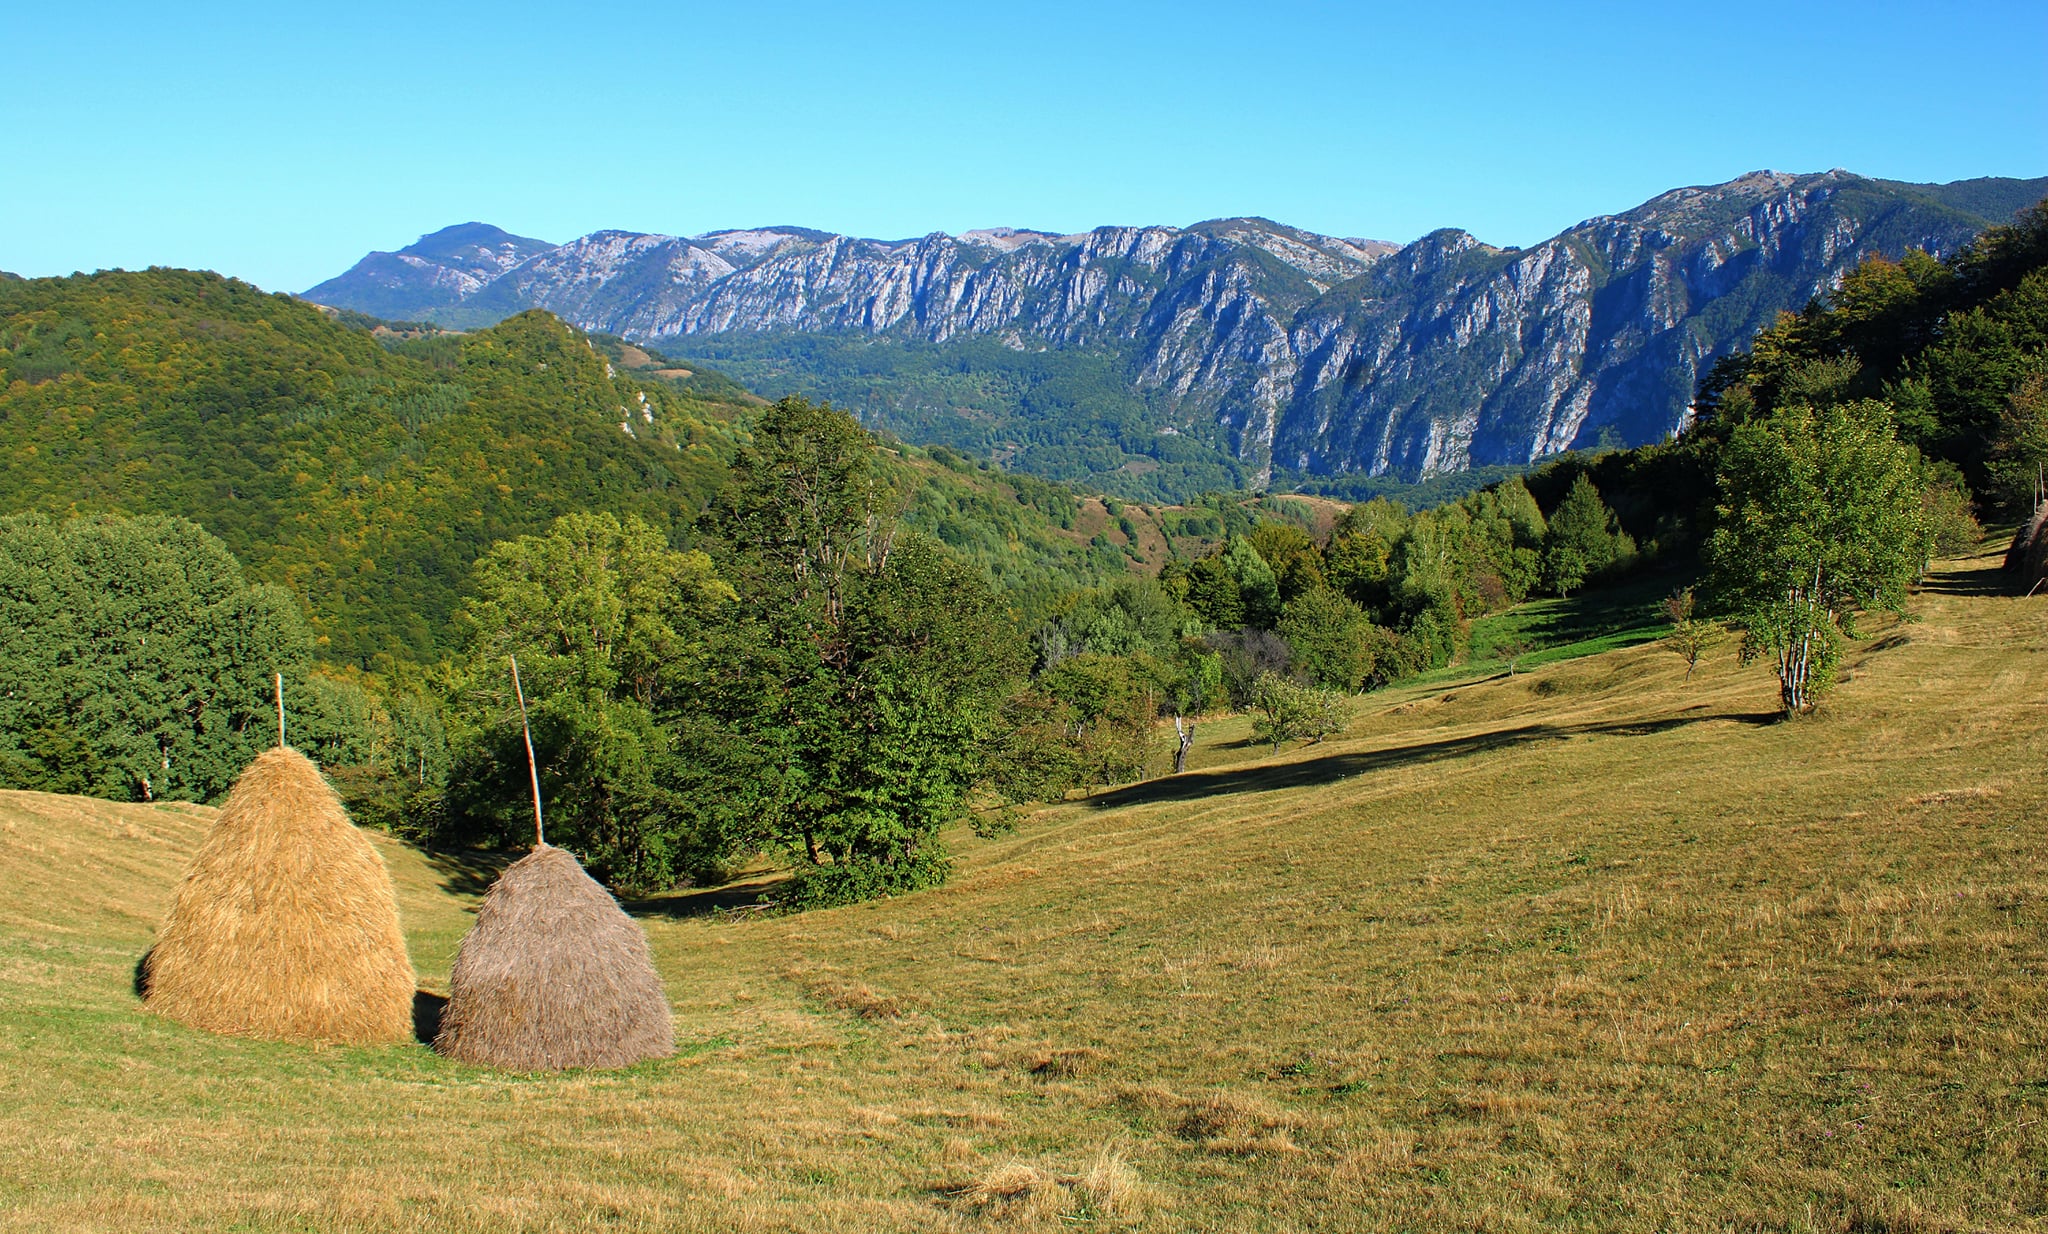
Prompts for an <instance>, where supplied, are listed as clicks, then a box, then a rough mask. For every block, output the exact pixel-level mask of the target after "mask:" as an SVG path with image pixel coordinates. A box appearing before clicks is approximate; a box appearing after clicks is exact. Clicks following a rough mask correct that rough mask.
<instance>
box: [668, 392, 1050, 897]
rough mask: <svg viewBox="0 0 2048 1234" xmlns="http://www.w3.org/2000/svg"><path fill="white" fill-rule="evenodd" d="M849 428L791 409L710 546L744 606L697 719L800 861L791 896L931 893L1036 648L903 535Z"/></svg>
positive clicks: (751, 463) (753, 806)
mask: <svg viewBox="0 0 2048 1234" xmlns="http://www.w3.org/2000/svg"><path fill="white" fill-rule="evenodd" d="M874 452H875V446H874V443H873V441H872V440H871V439H870V438H869V437H868V435H867V433H866V432H865V431H864V430H863V429H861V427H860V425H859V424H857V423H856V422H855V421H854V420H853V418H852V417H851V416H849V415H847V414H846V413H844V412H841V411H836V410H834V409H832V408H831V407H829V406H819V405H814V404H811V403H809V402H806V401H805V400H803V399H800V398H789V399H784V400H782V401H781V402H779V403H776V404H775V405H774V406H772V407H770V408H768V409H767V410H766V411H764V412H763V413H762V415H761V417H760V419H759V421H758V422H757V423H756V424H755V425H754V430H753V444H752V445H751V446H750V447H748V448H747V449H746V450H745V451H743V452H742V454H741V456H740V458H739V460H738V462H737V463H736V465H735V466H734V468H733V476H732V480H731V482H730V483H729V484H728V485H727V486H726V488H725V489H724V491H723V492H722V493H721V495H720V497H719V499H718V501H717V502H716V503H715V505H714V506H713V507H712V508H711V509H710V510H709V511H707V513H706V516H705V519H704V530H705V533H706V536H707V539H708V541H709V544H710V547H711V549H712V551H713V552H714V554H715V555H716V557H717V559H718V560H719V562H720V564H721V566H722V567H723V569H724V570H725V571H726V573H727V576H728V577H730V578H731V579H732V580H733V581H734V583H735V584H736V586H737V589H738V592H739V596H740V600H739V603H738V605H737V606H736V607H735V610H734V617H735V620H734V621H733V622H731V623H729V625H728V627H727V630H726V633H725V637H724V639H723V641H722V643H721V644H720V646H719V647H718V649H717V651H718V654H717V656H716V657H715V658H714V659H713V660H712V661H710V662H709V664H708V672H707V678H706V681H705V683H704V690H703V692H702V694H701V695H700V705H701V706H703V707H704V708H705V710H706V711H707V713H708V714H709V715H710V716H711V717H712V721H713V723H712V729H711V731H708V732H706V733H705V734H704V735H703V741H704V745H705V749H706V751H707V755H708V757H710V758H711V759H712V760H713V761H715V762H717V763H719V764H720V765H722V766H725V767H728V768H730V769H731V770H732V772H733V773H734V775H733V777H732V778H731V779H730V781H729V787H730V794H729V797H730V799H732V800H739V801H744V802H745V803H746V808H747V809H748V810H749V811H750V812H751V813H752V815H753V816H754V817H755V818H756V819H757V820H758V823H759V826H760V827H761V830H762V837H763V838H764V839H766V840H768V841H771V842H773V843H775V844H777V845H779V846H780V847H782V848H783V849H785V850H786V851H787V852H789V853H790V855H791V856H792V858H793V859H794V860H795V862H796V864H797V878H796V880H795V883H794V885H793V889H792V891H791V893H790V894H791V898H792V900H793V901H794V902H796V903H798V904H825V903H837V902H842V901H846V900H852V899H860V898H865V897H868V896H873V895H880V894H885V893H888V892H892V891H901V890H909V889H913V888H916V887H922V886H929V885H932V884H934V883H937V882H939V881H941V880H943V879H944V877H945V875H946V871H947V869H948V867H949V861H948V858H947V855H946V852H945V847H944V844H943V842H942V841H941V840H940V839H939V836H938V832H939V829H940V828H941V827H943V826H945V825H946V824H948V823H951V822H953V821H955V820H956V819H958V818H960V817H961V816H962V815H963V814H964V813H965V812H966V809H967V805H968V797H969V793H970V792H971V790H972V789H973V788H974V786H975V785H976V784H977V783H978V782H980V781H981V780H982V778H983V777H984V776H985V775H986V773H987V759H988V757H989V750H990V741H991V738H992V736H993V730H994V727H995V724H996V721H997V718H998V716H999V714H1000V711H1001V708H1002V705H1003V702H1004V700H1005V698H1006V697H1007V695H1008V694H1009V691H1010V687H1011V683H1012V682H1013V680H1014V679H1015V677H1016V675H1017V674H1018V672H1019V671H1020V670H1021V667H1022V644H1021V640H1020V639H1019V638H1018V637H1017V634H1016V631H1015V629H1014V627H1013V625H1012V624H1011V623H1009V622H1007V621H1006V620H1005V619H1004V617H1003V616H1002V614H1001V613H1000V612H999V611H998V609H997V606H996V604H995V600H994V596H993V595H992V593H991V592H990V590H989V588H988V585H987V583H986V582H985V581H984V580H983V579H982V578H981V577H980V576H979V575H978V574H976V573H975V572H974V571H972V570H970V569H969V568H967V567H966V566H965V565H964V564H962V563H961V562H960V561H958V560H957V559H955V558H954V557H953V556H952V555H951V554H950V553H948V552H947V550H946V549H945V547H944V546H943V545H941V544H939V543H938V542H937V541H936V540H933V539H931V538H929V537H925V536H920V535H915V534H911V533H905V532H902V531H900V530H899V527H898V524H897V510H898V507H897V503H896V499H895V496H894V495H893V494H892V493H891V492H890V491H889V490H888V487H887V486H886V485H885V484H884V483H882V481H881V480H880V479H879V477H878V473H877V470H876V468H875V465H874Z"/></svg>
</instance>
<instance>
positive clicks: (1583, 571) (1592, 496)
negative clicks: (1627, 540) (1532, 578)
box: [1543, 473, 1633, 596]
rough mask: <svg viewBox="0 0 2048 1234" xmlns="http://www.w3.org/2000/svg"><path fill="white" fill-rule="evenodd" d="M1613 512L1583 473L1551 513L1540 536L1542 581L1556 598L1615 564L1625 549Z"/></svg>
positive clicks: (1574, 589)
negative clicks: (1541, 538) (1547, 523)
mask: <svg viewBox="0 0 2048 1234" xmlns="http://www.w3.org/2000/svg"><path fill="white" fill-rule="evenodd" d="M1622 541H1623V537H1622V533H1621V530H1620V528H1619V527H1618V526H1617V525H1616V523H1615V521H1614V512H1613V511H1612V510H1609V509H1608V508H1607V503H1606V502H1604V501H1602V500H1600V490H1599V489H1598V488H1595V487H1594V485H1593V481H1592V480H1591V479H1590V478H1588V477H1587V476H1586V475H1585V474H1584V473H1581V474H1580V476H1579V478H1578V479H1577V480H1575V481H1573V482H1572V487H1571V491H1570V492H1568V493H1566V494H1565V498H1564V501H1563V502H1562V503H1561V504H1559V506H1558V507H1557V510H1556V511H1555V512H1554V513H1553V514H1551V516H1550V523H1549V526H1548V528H1547V529H1546V530H1545V532H1544V536H1543V581H1544V584H1545V585H1546V586H1548V587H1549V588H1550V590H1552V591H1554V592H1556V593H1557V594H1558V595H1561V596H1564V595H1570V594H1571V593H1572V592H1574V591H1577V590H1578V589H1579V587H1580V586H1581V585H1582V584H1583V583H1584V582H1585V581H1586V580H1587V579H1588V578H1590V577H1591V576H1593V575H1595V574H1598V573H1599V572H1600V571H1602V570H1605V569H1606V568H1607V567H1608V566H1610V565H1612V564H1614V561H1615V559H1616V558H1617V557H1618V556H1621V555H1622V554H1623V553H1624V551H1632V549H1633V546H1627V548H1626V549H1625V547H1624V544H1623V542H1622Z"/></svg>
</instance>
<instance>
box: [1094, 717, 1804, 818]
mask: <svg viewBox="0 0 2048 1234" xmlns="http://www.w3.org/2000/svg"><path fill="white" fill-rule="evenodd" d="M1778 719H1779V716H1778V713H1777V712H1775V711H1767V712H1718V713H1714V714H1711V715H1680V716H1670V717H1667V718H1665V719H1661V720H1607V721H1602V722H1600V723H1597V724H1525V725H1521V726H1519V727H1516V728H1503V729H1495V730H1494V731H1492V732H1487V733H1473V734H1470V735H1468V736H1464V737H1446V738H1444V739H1443V740H1441V741H1425V742H1418V743H1416V744H1414V745H1405V746H1390V747H1388V748H1386V749H1384V750H1364V751H1359V752H1357V753H1352V754H1326V755H1324V756H1323V757H1321V758H1310V759H1303V760H1301V761H1299V762H1293V763H1282V764H1280V765H1278V766H1270V765H1269V766H1259V767H1237V768H1230V769H1227V770H1220V771H1191V772H1186V773H1183V774H1181V775H1177V776H1168V777H1167V778H1165V779H1161V780H1146V781H1144V782H1142V783H1139V784H1132V785H1129V786H1127V787H1125V788H1119V789H1114V790H1111V791H1110V792H1106V793H1098V794H1096V795H1095V796H1093V797H1089V798H1087V799H1086V803H1087V804H1088V805H1090V806H1093V807H1095V808H1096V809H1098V810H1118V809H1122V808H1124V807H1126V806H1138V805H1155V804H1158V803H1160V802H1167V801H1199V800H1201V799H1203V798H1205V797H1219V796H1223V795H1226V794H1230V793H1264V792H1272V791H1274V790H1276V789H1284V788H1313V787H1316V786H1319V785H1324V784H1334V783H1336V782H1337V781H1339V780H1344V779H1348V778H1349V777H1351V776H1356V775H1365V774H1367V773H1369V772H1374V771H1384V770H1386V769H1388V768H1390V767H1401V766H1408V765H1412V764H1415V763H1436V762H1446V761H1449V760H1452V759H1460V758H1469V757H1471V756H1472V755H1475V754H1485V753H1488V752H1490V751H1493V750H1505V749H1511V748H1514V747H1516V746H1525V745H1533V744H1535V743H1537V742H1543V741H1569V740H1571V739H1572V738H1574V737H1596V736H1607V737H1647V736H1649V735H1651V734H1653V733H1663V732H1669V731H1671V730H1672V729H1677V728H1683V727H1685V726H1686V725H1689V724H1707V723H1712V722H1713V721H1716V720H1726V721H1730V722H1733V723H1736V724H1755V725H1763V724H1774V723H1776V722H1777V721H1778Z"/></svg>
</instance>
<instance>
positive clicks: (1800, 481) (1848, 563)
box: [1707, 399, 1927, 716]
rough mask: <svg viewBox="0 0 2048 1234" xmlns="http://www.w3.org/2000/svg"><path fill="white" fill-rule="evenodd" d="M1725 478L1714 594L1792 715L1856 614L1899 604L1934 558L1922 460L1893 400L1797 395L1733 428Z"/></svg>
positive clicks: (1812, 700) (1837, 655)
mask: <svg viewBox="0 0 2048 1234" xmlns="http://www.w3.org/2000/svg"><path fill="white" fill-rule="evenodd" d="M1716 481H1717V484H1718V486H1719V496H1718V501H1717V505H1716V514H1717V516H1718V517H1717V520H1716V522H1717V525H1716V527H1715V529H1714V532H1713V534H1712V536H1711V537H1710V539H1709V541H1708V544H1707V559H1708V565H1709V570H1710V581H1711V588H1712V592H1713V594H1714V597H1715V599H1716V601H1717V603H1718V604H1719V606H1720V607H1721V608H1723V609H1724V610H1726V611H1727V612H1728V613H1729V615H1730V619H1731V622H1732V624H1734V625H1735V627H1736V628H1737V629H1739V630H1741V631H1742V634H1743V643H1742V656H1743V659H1744V662H1746V663H1747V662H1753V661H1755V660H1757V659H1760V658H1766V657H1768V658H1769V659H1770V660H1771V662H1772V666H1773V667H1774V668H1775V669H1776V671H1777V674H1778V684H1779V701H1780V702H1781V704H1782V705H1783V707H1784V710H1785V714H1786V715H1788V716H1791V715H1801V714H1805V713H1807V712H1810V711H1812V710H1813V709H1814V707H1815V706H1816V705H1817V704H1818V702H1819V700H1820V698H1821V697H1822V696H1823V695H1824V694H1825V693H1826V692H1827V690H1828V688H1829V687H1830V686H1832V685H1833V684H1834V680H1835V670H1836V667H1837V665H1838V664H1839V663H1840V660H1841V654H1842V646H1843V640H1844V639H1845V638H1851V637H1854V636H1855V627H1854V621H1855V617H1856V614H1857V613H1859V612H1862V611H1866V610H1871V609H1881V610H1894V611H1896V610H1898V609H1899V608H1901V607H1902V606H1903V605H1904V603H1905V597H1906V588H1907V586H1908V585H1910V584H1911V583H1912V581H1913V579H1914V577H1915V576H1916V575H1917V574H1918V572H1919V570H1920V568H1921V565H1922V563H1923V562H1924V561H1925V560H1926V556H1927V542H1926V541H1927V532H1926V528H1925V525H1924V517H1923V515H1922V512H1921V482H1920V478H1919V468H1918V466H1917V459H1916V458H1915V456H1914V452H1913V450H1912V448H1911V447H1909V446H1905V445H1902V444H1900V442H1899V440H1898V438H1897V437H1896V435H1895V434H1894V431H1893V426H1892V414H1891V408H1890V407H1889V406H1888V405H1886V404H1884V403H1881V402H1876V401H1873V400H1867V399H1866V400H1860V401H1857V402H1850V403H1842V404H1837V405H1834V406H1827V407H1809V406H1805V405H1800V404H1793V405H1789V406H1785V407H1781V408H1779V409H1778V410H1777V411H1775V412H1773V413H1772V414H1770V415H1769V416H1767V417H1763V418H1759V419H1756V420H1751V421H1748V422H1745V423H1743V424H1740V425H1738V426H1736V427H1735V429H1734V430H1733V432H1732V433H1731V434H1730V435H1729V438H1728V442H1727V444H1726V445H1725V446H1724V447H1723V448H1722V451H1721V455H1720V463H1719V468H1718V474H1717V477H1716Z"/></svg>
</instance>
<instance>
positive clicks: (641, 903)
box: [623, 874, 784, 919]
mask: <svg viewBox="0 0 2048 1234" xmlns="http://www.w3.org/2000/svg"><path fill="white" fill-rule="evenodd" d="M783 877H784V876H783V875H781V874H769V875H765V876H763V877H759V878H749V879H747V880H745V881H744V882H733V883H726V884H724V885H723V886H719V887H697V888H692V889H690V890H688V891H677V892H673V893H671V894H669V895H664V896H650V897H648V898H646V899H644V900H626V901H623V904H624V907H625V909H626V911H627V912H629V913H631V914H633V915H634V916H635V917H669V918H672V919H681V918H684V917H709V916H712V915H713V914H717V913H741V912H748V911H753V910H758V909H764V908H766V907H767V906H768V893H769V892H770V891H772V890H774V888H775V885H776V884H777V883H780V882H781V881H782V880H783Z"/></svg>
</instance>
